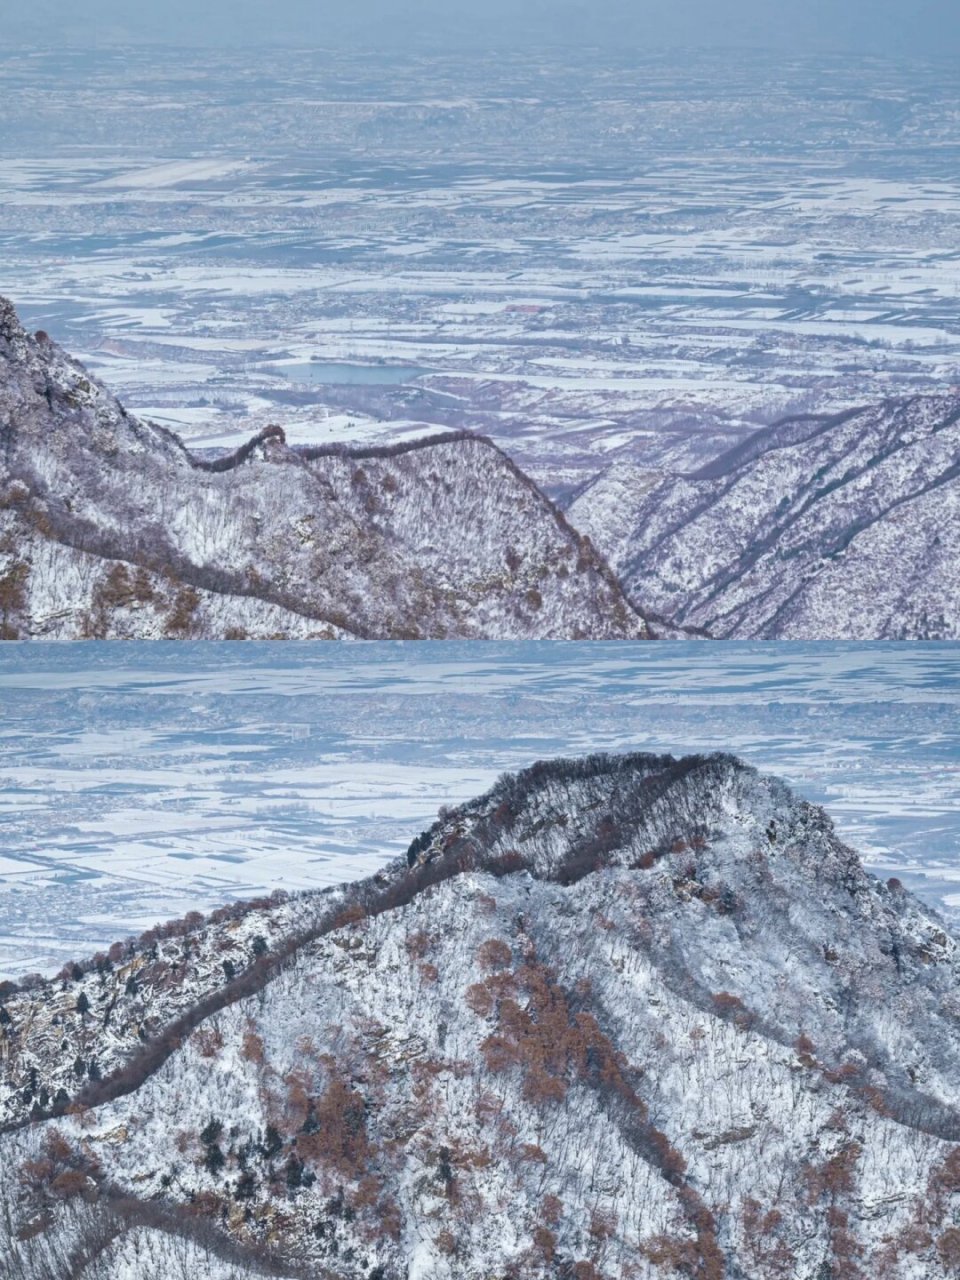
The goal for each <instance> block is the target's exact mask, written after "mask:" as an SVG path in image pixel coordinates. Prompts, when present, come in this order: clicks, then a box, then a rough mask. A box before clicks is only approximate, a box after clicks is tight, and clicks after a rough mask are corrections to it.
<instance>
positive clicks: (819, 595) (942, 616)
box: [568, 392, 960, 639]
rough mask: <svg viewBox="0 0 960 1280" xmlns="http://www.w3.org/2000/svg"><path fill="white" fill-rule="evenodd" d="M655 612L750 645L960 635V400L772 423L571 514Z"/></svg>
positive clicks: (611, 490) (631, 476)
mask: <svg viewBox="0 0 960 1280" xmlns="http://www.w3.org/2000/svg"><path fill="white" fill-rule="evenodd" d="M568 514H569V516H570V518H571V520H572V521H573V523H574V524H575V525H576V527H577V528H578V529H580V530H581V531H582V532H584V533H586V534H587V535H589V536H590V537H591V538H592V540H593V541H594V543H595V544H596V546H597V547H598V548H599V549H600V550H601V551H602V552H603V553H604V554H605V555H606V556H607V557H608V558H609V560H610V562H611V564H612V565H613V566H614V568H615V569H616V571H617V572H618V573H619V574H620V577H621V581H622V582H623V584H624V587H625V589H626V591H627V593H628V594H629V595H630V596H631V598H632V599H633V600H635V601H637V602H639V603H640V604H641V605H642V607H643V608H645V609H649V610H650V611H651V613H652V614H660V615H663V616H665V617H668V618H670V619H671V620H672V621H673V622H674V623H675V624H676V623H682V624H686V625H691V626H697V627H702V628H705V629H707V630H708V631H709V632H710V633H711V634H712V635H714V636H717V637H739V638H742V639H750V638H759V639H804V638H806V639H828V638H830V639H847V638H849V639H880V638H890V639H953V638H956V637H960V394H958V393H956V392H953V393H952V394H949V395H940V396H920V397H916V398H913V399H909V400H900V401H887V402H885V403H883V404H880V405H876V406H873V407H870V408H866V409H860V410H856V411H854V412H850V413H845V414H843V415H841V416H839V417H835V418H829V419H824V418H799V419H792V420H790V421H786V422H782V423H780V424H778V425H776V426H774V427H771V428H768V429H764V430H763V431H761V432H758V433H757V434H756V435H755V436H753V437H751V438H750V439H749V440H747V441H745V442H744V443H743V444H742V445H739V446H737V447H736V448H735V449H733V450H731V451H730V452H729V453H727V454H725V455H723V456H722V457H721V458H718V459H717V460H716V461H714V462H713V463H711V464H710V465H709V466H708V467H706V468H705V469H704V470H702V471H701V472H699V473H697V474H695V475H691V476H671V477H666V478H660V477H656V476H651V475H650V473H648V472H644V471H641V470H639V469H636V468H632V467H630V466H628V465H625V464H619V465H617V466H615V467H613V468H611V469H610V470H608V471H607V472H605V473H604V474H603V475H601V476H600V477H598V479H597V480H596V481H594V483H593V484H591V485H590V486H589V487H588V488H586V489H585V490H584V491H583V492H581V493H580V494H579V495H578V496H577V498H576V499H575V500H574V502H573V503H572V504H571V506H570V509H569V512H568Z"/></svg>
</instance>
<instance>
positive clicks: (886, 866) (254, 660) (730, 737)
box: [0, 643, 960, 974]
mask: <svg viewBox="0 0 960 1280" xmlns="http://www.w3.org/2000/svg"><path fill="white" fill-rule="evenodd" d="M958 703H960V646H956V645H946V644H945V645H938V644H929V645H896V644H876V645H857V644H778V645H769V644H768V645H764V644H749V643H744V644H739V643H737V644H735V643H726V644H722V645H720V644H716V645H711V644H672V643H671V644H668V643H660V644H650V645H636V644H583V645H580V644H550V643H542V644H477V643H473V644H460V643H416V644H409V643H408V644H402V643H383V644H355V645H324V644H296V643H278V644H270V643H263V644H261V643H244V644H189V643H176V644H170V643H158V644H147V643H139V644H117V643H114V644H102V643H82V644H67V645H53V644H34V645H21V644H5V645H3V646H0V974H16V973H23V972H27V971H30V970H35V969H49V968H51V967H53V966H56V965H59V964H61V963H63V961H65V960H66V959H69V958H71V957H73V956H74V955H75V954H80V953H85V952H88V951H91V950H94V949H99V948H100V947H102V946H103V945H104V944H106V943H108V942H109V941H111V940H113V939H115V938H117V937H122V936H124V935H126V934H127V933H130V932H133V931H136V930H139V929H142V928H143V927H145V926H146V925H148V924H151V923H153V922H154V921H155V920H158V919H162V918H165V917H169V916H172V915H182V914H183V913H184V912H185V911H186V910H189V909H191V908H197V909H200V910H206V909H209V908H210V907H212V906H214V905H216V904H218V903H221V902H223V901H224V900H226V899H230V898H235V897H246V896H249V895H251V894H255V893H259V892H261V891H263V890H267V889H271V888H275V887H278V886H279V887H284V888H287V889H298V888H308V887H311V886H320V885H325V884H329V883H330V882H332V881H336V880H341V879H345V878H349V879H352V878H354V877H356V876H359V875H362V874H365V873H367V872H369V871H370V870H372V869H373V868H374V867H376V866H377V865H378V864H379V863H381V862H382V861H383V860H384V859H386V858H387V857H389V856H391V855H394V854H396V853H399V852H401V851H403V850H404V849H405V848H406V846H407V845H408V844H409V842H410V840H411V838H412V837H413V836H414V835H416V834H417V833H418V832H419V831H420V830H421V829H422V828H423V827H424V826H425V825H427V824H428V823H429V822H430V821H431V820H432V819H433V818H434V817H435V815H436V811H437V808H438V807H439V806H440V805H441V804H454V803H457V802H459V801H461V800H465V799H467V798H469V797H471V796H474V795H476V794H477V793H478V792H480V791H482V790H483V789H484V788H486V787H487V786H488V785H490V783H492V782H493V780H494V779H495V778H496V776H497V775H498V774H499V773H500V772H502V771H503V770H506V769H516V768H520V767H523V766H525V765H527V764H530V763H531V762H533V761H534V760H536V759H539V758H544V757H549V756H554V755H561V754H571V755H572V754H582V753H585V752H589V751H596V750H612V751H620V750H635V749H636V750H651V751H672V752H674V753H676V754H682V753H684V752H690V751H715V750H723V751H732V752H735V753H736V754H738V755H740V756H741V757H743V758H744V759H746V760H748V761H749V762H750V763H752V764H754V765H756V766H758V767H759V768H761V769H765V770H769V771H771V772H775V773H778V774H780V775H781V776H783V777H784V778H786V779H787V780H788V781H789V782H790V783H791V784H792V785H794V786H795V787H796V788H797V789H798V790H799V791H800V792H801V794H803V795H804V796H806V797H807V798H809V799H811V800H814V801H817V802H819V803H823V804H825V805H826V806H827V808H828V809H829V811H830V813H831V814H832V815H833V817H834V819H835V820H836V822H837V824H838V826H839V828H840V830H841V831H842V833H843V834H844V835H845V837H846V838H847V839H848V840H849V841H850V842H851V843H852V844H853V845H854V846H856V847H857V848H858V849H859V850H861V852H863V853H864V855H865V856H866V858H867V860H868V862H869V863H870V864H871V865H872V866H874V867H875V868H876V869H877V870H878V872H881V873H882V874H884V875H892V874H896V875H899V876H900V877H901V878H902V879H904V880H905V881H906V882H907V883H909V884H910V885H911V886H912V887H914V888H916V889H917V890H918V891H919V892H921V893H923V894H924V895H925V896H926V897H928V899H930V900H931V901H934V902H936V903H939V904H940V905H941V906H946V908H947V909H948V910H952V909H954V908H955V907H960V707H958Z"/></svg>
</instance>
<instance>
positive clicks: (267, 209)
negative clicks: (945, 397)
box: [0, 51, 960, 492]
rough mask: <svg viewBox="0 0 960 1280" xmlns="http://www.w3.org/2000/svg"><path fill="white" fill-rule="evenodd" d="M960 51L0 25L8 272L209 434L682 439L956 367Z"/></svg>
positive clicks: (37, 310)
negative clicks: (551, 47)
mask: <svg viewBox="0 0 960 1280" xmlns="http://www.w3.org/2000/svg"><path fill="white" fill-rule="evenodd" d="M954 71H955V68H954V69H951V68H948V67H946V66H939V67H938V66H922V65H919V64H916V65H904V66H898V67H891V66H886V65H884V64H882V63H880V62H877V61H875V60H874V61H862V62H859V61H856V60H846V61H844V60H842V59H835V60H829V59H827V60H826V61H824V60H823V59H818V60H817V61H816V62H811V63H805V62H803V61H802V60H800V61H796V62H794V63H791V64H790V65H789V66H787V67H784V66H783V65H780V64H775V63H770V62H767V61H765V60H764V59H763V58H761V57H759V56H751V55H743V56H742V57H739V58H729V59H727V60H726V61H724V62H722V63H719V62H718V61H716V60H711V59H710V58H706V57H705V58H704V59H702V60H701V61H698V60H697V59H691V58H685V59H684V60H683V62H682V63H681V62H672V61H671V60H670V59H667V58H657V59H651V60H650V62H648V63H641V64H634V65H630V64H623V65H616V64H614V63H612V62H609V61H608V62H606V63H600V62H597V63H593V62H591V60H590V59H589V58H586V57H581V58H580V59H579V61H578V63H577V65H576V66H569V65H566V64H565V63H564V61H563V59H562V58H560V57H558V56H552V57H546V56H544V58H543V59H539V60H536V61H534V60H531V59H530V58H529V57H526V56H521V55H519V54H518V55H517V56H516V57H515V58H514V59H512V60H510V61H508V62H506V63H504V62H503V61H502V60H500V61H497V62H486V61H484V60H482V59H480V60H474V61H471V62H466V63H462V62H457V61H456V60H455V59H452V58H445V59H441V58H435V59H416V60H411V61H408V62H402V61H389V60H383V59H374V58H369V57H367V58H360V57H357V58H356V59H351V58H349V57H345V56H338V58H337V59H336V60H330V59H329V58H327V57H325V56H324V55H322V54H318V53H309V52H302V53H299V54H295V53H289V52H285V53H283V54H282V55H281V54H277V53H272V52H269V51H268V52H264V53H261V54H259V55H257V57H256V58H255V59H254V58H253V56H252V55H244V54H240V53H230V54H227V53H223V54H206V55H203V58H202V59H199V57H198V58H197V59H195V60H194V61H193V62H191V61H190V59H189V58H186V59H184V58H183V57H181V56H178V57H177V58H176V60H171V59H169V58H165V56H164V55H162V54H159V53H157V52H155V51H151V52H150V54H149V57H147V56H146V55H144V56H140V55H136V54H133V53H125V54H124V55H119V54H109V53H106V52H105V53H103V54H101V55H99V56H87V57H81V56H80V55H77V57H76V58H75V59H74V60H71V59H70V58H68V57H66V55H64V56H63V57H61V58H60V59H59V60H56V61H54V60H52V59H50V58H44V57H40V56H37V57H33V58H24V57H16V56H7V57H3V56H2V55H0V92H2V93H3V96H4V111H5V119H4V131H3V135H2V137H0V292H2V293H6V294H9V295H10V296H12V297H13V299H14V300H15V301H16V302H17V304H18V305H19V306H20V307H21V309H22V310H23V312H24V314H25V315H26V316H27V318H28V319H29V320H31V321H32V322H33V323H35V324H36V325H37V326H38V327H43V328H45V329H47V330H48V331H50V332H51V333H52V334H53V335H54V336H55V337H57V338H58V339H60V340H62V341H64V342H65V343H67V344H68V345H69V346H70V347H71V348H72V349H73V350H74V351H76V352H77V353H78V354H80V355H81V356H82V357H83V358H85V359H86V360H87V361H88V362H89V363H90V364H91V366H92V367H93V368H94V369H95V370H96V372H98V373H99V374H100V375H101V376H102V377H103V378H104V379H105V380H107V381H108V382H109V383H110V384H111V385H112V386H113V387H114V389H116V390H117V391H118V392H120V393H121V394H122V395H123V396H124V397H125V398H126V399H127V400H128V402H129V403H130V405H131V407H133V408H134V409H136V410H138V411H139V412H141V413H142V414H144V415H146V416H151V417H153V418H156V419H157V420H159V421H163V422H165V423H167V424H168V425H172V426H173V427H174V428H175V429H178V430H180V431H181V432H182V433H183V434H184V435H187V436H189V437H190V438H191V440H192V441H193V442H194V443H195V444H196V445H197V446H198V447H210V448H217V447H222V446H227V445H234V444H236V443H237V442H238V441H239V440H241V439H242V438H245V437H246V436H247V435H248V434H250V433H251V432H252V431H253V430H254V429H256V428H257V427H260V426H263V425H264V424H265V423H266V422H269V421H276V420H279V421H282V422H284V423H285V424H287V425H288V426H291V427H292V428H293V435H294V438H296V439H297V440H301V441H306V440H311V439H320V440H329V439H331V438H343V437H352V438H364V439H375V438H395V437H397V436H403V435H407V434H409V433H411V432H420V431H422V430H423V428H424V427H425V426H428V427H429V426H443V427H448V426H457V427H459V426H468V427H472V428H475V429H477V430H481V431H485V432H487V433H489V434H492V435H493V436H494V437H495V438H497V439H498V441H500V442H501V443H502V444H504V445H505V446H506V447H507V448H508V450H509V451H510V452H511V453H512V454H513V455H514V456H515V457H516V458H517V460H518V461H519V462H521V464H522V465H525V466H526V467H527V468H528V469H529V470H530V471H531V472H532V473H533V474H534V475H535V476H536V478H538V479H539V480H540V481H541V482H543V483H544V484H546V485H547V486H548V487H550V488H552V489H554V490H555V491H558V492H560V491H562V490H563V489H564V488H565V487H569V486H571V485H575V484H577V483H578V482H579V481H581V480H583V479H584V478H586V476H587V475H589V474H590V473H591V472H592V471H596V470H597V469H599V468H600V467H602V466H603V465H605V463H606V462H607V461H610V460H612V459H613V458H614V457H620V456H624V455H630V456H637V457H640V458H641V459H642V460H643V461H644V462H645V463H646V464H648V465H650V466H653V467H671V468H681V469H683V468H687V467H690V466H694V465H696V464H698V463H700V462H703V461H704V460H706V458H708V457H710V456H712V455H714V454H716V453H717V452H719V451H720V450H722V449H723V448H725V447H727V446H729V445H730V444H732V443H735V442H736V440H737V439H739V438H741V437H742V436H743V434H744V433H745V432H747V431H748V430H750V429H751V428H753V427H755V426H756V425H758V424H760V423H762V422H765V421H769V420H770V419H772V418H774V417H776V416H778V415H781V414H783V413H786V412H790V411H794V410H798V409H804V408H810V407H815V408H827V407H831V408H837V407H841V406H846V405H849V404H851V403H854V402H860V401H866V400H869V399H872V398H877V397H879V396H883V395H886V394H895V393H904V392H907V391H910V390H912V389H924V388H934V387H936V388H942V387H943V386H944V385H945V384H950V383H955V382H958V381H960V319H958V300H960V251H958V249H957V246H956V225H957V220H958V217H960V179H958V177H957V174H958V173H960V163H958V159H960V156H958V152H960V147H958V144H957V136H958V135H957V128H956V124H957V120H958V118H960V91H958V89H957V83H956V77H955V74H954ZM107 86H108V87H109V93H106V92H105V91H104V90H105V88H106V87H107ZM310 361H314V362H316V363H317V364H324V363H333V364H341V365H342V364H355V365H357V366H360V367H366V368H368V369H369V368H371V367H373V368H374V369H376V368H378V367H379V368H381V369H383V368H384V366H389V377H388V378H386V379H385V381H384V382H383V383H381V384H378V383H377V380H376V379H375V378H374V379H373V380H372V381H366V380H365V381H359V382H354V383H349V382H348V383H339V382H330V383H328V384H324V383H322V382H318V381H316V380H315V379H311V380H309V381H307V380H306V379H305V378H303V377H302V375H301V374H298V372H297V371H298V369H300V370H302V366H303V365H304V364H306V363H307V362H310ZM397 367H402V368H406V369H409V370H410V374H411V377H410V381H409V382H406V383H404V382H403V381H398V374H397ZM424 369H425V370H427V371H428V372H427V373H425V374H424V373H421V372H420V371H421V370H424Z"/></svg>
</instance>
